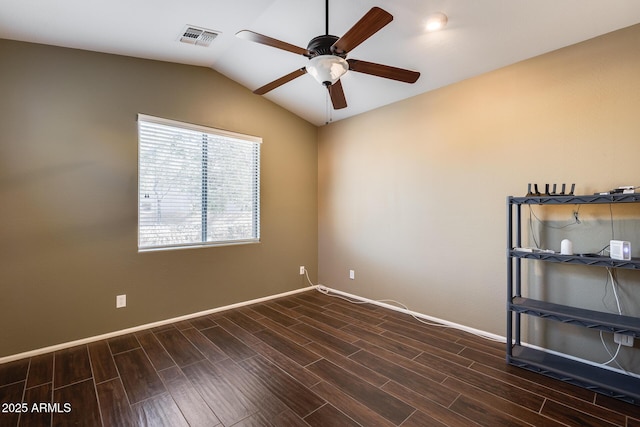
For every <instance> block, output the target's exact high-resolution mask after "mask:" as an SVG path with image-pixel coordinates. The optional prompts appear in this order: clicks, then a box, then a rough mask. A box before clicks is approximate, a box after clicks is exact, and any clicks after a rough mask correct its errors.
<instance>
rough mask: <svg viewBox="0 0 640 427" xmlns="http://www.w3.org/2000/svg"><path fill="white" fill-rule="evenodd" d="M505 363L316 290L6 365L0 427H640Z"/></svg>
mask: <svg viewBox="0 0 640 427" xmlns="http://www.w3.org/2000/svg"><path fill="white" fill-rule="evenodd" d="M504 353H505V348H504V344H500V343H494V342H491V341H487V340H484V339H481V338H478V337H475V336H473V335H470V334H468V333H465V332H460V331H457V330H453V329H447V328H440V327H434V326H428V325H424V324H422V323H419V322H418V321H416V320H415V319H413V318H411V317H409V316H407V315H404V314H401V313H398V312H395V311H392V310H388V309H385V308H382V307H377V306H373V305H367V304H352V303H349V302H346V301H344V300H341V299H339V298H335V297H330V296H326V295H323V294H320V293H319V292H316V291H313V290H310V291H308V292H303V293H299V294H296V295H292V296H288V297H284V298H280V299H275V300H271V301H268V302H265V303H260V304H255V305H250V306H246V307H242V308H238V309H233V310H228V311H223V312H219V313H215V314H212V315H208V316H203V317H199V318H196V319H191V320H189V321H182V322H178V323H173V324H170V325H166V326H162V327H158V328H154V329H150V330H145V331H141V332H137V333H135V334H128V335H122V336H119V337H116V338H111V339H108V340H103V341H97V342H94V343H91V344H88V345H81V346H77V347H73V348H69V349H65V350H61V351H57V352H55V353H49V354H45V355H41V356H37V357H32V358H30V359H23V360H18V361H15V362H11V363H7V364H4V365H0V401H1V402H2V404H3V406H2V409H4V410H3V411H2V413H0V426H16V425H20V426H49V425H53V426H66V425H81V426H101V425H102V426H119V427H120V426H147V425H148V426H165V425H166V426H181V425H184V426H187V425H191V426H278V427H280V426H307V425H310V426H323V427H325V426H358V425H361V426H367V427H368V426H403V427H407V426H421V427H422V426H445V425H446V426H468V425H482V426H519V425H522V426H531V425H533V426H561V425H569V426H626V427H640V406H635V405H631V404H627V403H624V402H621V401H618V400H615V399H611V398H608V397H604V396H602V395H597V394H595V393H594V392H591V391H588V390H586V389H582V388H578V387H575V386H572V385H569V384H565V383H563V382H560V381H556V380H553V379H550V378H547V377H544V376H541V375H538V374H535V373H531V372H528V371H525V370H521V369H519V368H515V367H511V366H508V365H506V363H505V354H504ZM22 402H25V403H26V404H27V405H26V406H16V405H14V406H10V405H9V404H11V403H22ZM5 403H6V405H5ZM42 403H45V405H42ZM47 403H50V405H46V404H47ZM33 404H36V406H35V407H34V406H33ZM21 409H26V411H25V412H23V413H20V412H22V411H21Z"/></svg>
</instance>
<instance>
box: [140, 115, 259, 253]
mask: <svg viewBox="0 0 640 427" xmlns="http://www.w3.org/2000/svg"><path fill="white" fill-rule="evenodd" d="M261 142H262V139H261V138H257V137H253V136H247V135H241V134H236V133H232V132H227V131H222V130H218V129H212V128H206V127H202V126H196V125H191V124H187V123H180V122H175V121H172V120H166V119H160V118H157V117H151V116H146V115H142V114H139V115H138V162H139V165H138V190H139V194H138V249H139V250H141V251H143V250H152V249H164V248H179V247H193V246H198V245H226V244H237V243H252V242H258V241H259V240H260V144H261Z"/></svg>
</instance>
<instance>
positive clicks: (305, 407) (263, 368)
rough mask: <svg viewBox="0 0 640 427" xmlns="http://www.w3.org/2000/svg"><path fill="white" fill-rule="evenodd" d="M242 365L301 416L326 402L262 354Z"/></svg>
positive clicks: (245, 361)
mask: <svg viewBox="0 0 640 427" xmlns="http://www.w3.org/2000/svg"><path fill="white" fill-rule="evenodd" d="M240 366H242V367H243V368H245V369H246V370H247V371H249V372H251V373H252V374H253V375H255V376H256V377H257V378H259V379H260V381H261V382H262V384H264V386H265V387H266V388H267V389H268V390H269V391H270V392H271V393H273V394H274V395H275V396H276V397H277V398H278V399H280V400H281V401H282V402H284V403H285V404H286V405H287V406H288V407H289V408H291V410H293V412H294V413H296V414H297V415H298V416H300V417H301V418H304V417H306V416H307V415H309V414H310V413H311V412H313V411H315V410H316V409H318V408H319V407H321V406H322V405H324V403H325V401H324V399H322V398H320V397H319V396H318V395H317V394H315V393H314V392H312V391H311V390H310V389H308V388H307V387H304V386H303V385H302V384H300V383H299V382H297V381H296V380H294V379H293V378H292V377H291V376H289V375H287V374H286V373H285V372H284V371H282V370H281V369H280V368H278V367H277V366H275V365H273V364H272V363H270V362H269V361H268V360H266V359H264V358H263V357H262V356H256V357H253V358H251V359H247V360H244V361H243V362H241V363H240Z"/></svg>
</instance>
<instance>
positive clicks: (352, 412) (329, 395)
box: [312, 381, 395, 427]
mask: <svg viewBox="0 0 640 427" xmlns="http://www.w3.org/2000/svg"><path fill="white" fill-rule="evenodd" d="M312 390H313V391H314V392H315V393H316V394H317V395H318V396H320V397H322V398H323V399H325V400H326V401H327V402H329V403H330V404H331V405H333V406H334V407H335V408H336V409H339V410H340V411H342V412H343V413H345V414H346V415H348V416H349V417H350V418H351V419H352V420H354V421H356V422H357V423H359V424H360V425H363V426H376V427H393V426H394V425H395V424H393V423H392V422H391V421H389V420H387V419H385V418H383V417H382V416H381V415H379V414H378V413H376V412H374V411H373V410H371V409H370V408H368V407H367V406H365V405H363V404H362V403H360V402H358V401H357V400H356V399H354V398H353V397H351V396H349V395H348V394H346V393H344V392H343V391H341V390H340V389H339V388H337V387H335V386H333V385H331V384H329V383H327V382H325V381H322V382H320V383H318V384H317V385H315V386H314V387H313V388H312Z"/></svg>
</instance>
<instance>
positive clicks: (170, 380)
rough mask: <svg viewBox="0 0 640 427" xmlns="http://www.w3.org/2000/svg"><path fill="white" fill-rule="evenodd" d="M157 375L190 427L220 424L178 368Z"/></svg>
mask: <svg viewBox="0 0 640 427" xmlns="http://www.w3.org/2000/svg"><path fill="white" fill-rule="evenodd" d="M158 374H159V375H160V377H161V378H162V381H163V382H164V384H165V387H166V388H167V390H169V393H170V394H171V397H173V400H174V401H175V402H176V404H177V405H178V407H179V408H180V411H182V413H183V414H184V417H185V419H186V420H187V422H188V423H189V425H190V426H191V427H210V426H215V425H219V424H220V420H219V419H218V417H216V414H215V413H214V412H213V411H212V410H211V408H209V406H208V405H207V403H206V402H205V401H204V400H203V399H202V396H201V395H200V394H199V393H198V392H197V391H196V389H195V387H194V386H193V384H192V383H191V382H190V381H189V380H188V379H187V377H185V375H184V374H183V373H182V371H181V370H180V369H179V368H178V367H173V368H169V369H165V370H164V371H160V372H158Z"/></svg>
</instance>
